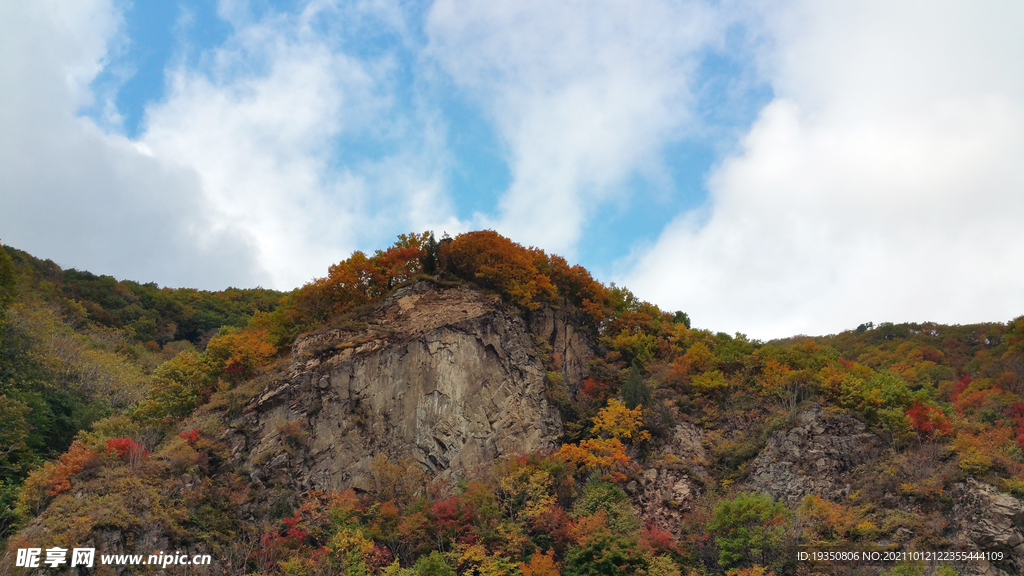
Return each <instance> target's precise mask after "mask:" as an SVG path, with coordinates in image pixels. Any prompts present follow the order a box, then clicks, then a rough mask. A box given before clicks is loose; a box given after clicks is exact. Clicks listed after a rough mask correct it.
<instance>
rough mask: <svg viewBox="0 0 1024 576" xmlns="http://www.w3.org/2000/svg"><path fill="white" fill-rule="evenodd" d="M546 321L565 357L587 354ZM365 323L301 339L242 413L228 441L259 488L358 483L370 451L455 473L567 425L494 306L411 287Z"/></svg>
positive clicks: (516, 322) (548, 442) (511, 320)
mask: <svg viewBox="0 0 1024 576" xmlns="http://www.w3.org/2000/svg"><path fill="white" fill-rule="evenodd" d="M544 317H545V318H548V320H549V321H548V322H546V323H544V326H545V327H547V328H550V330H551V331H552V333H554V334H555V335H554V337H553V340H554V341H555V343H559V344H560V345H561V346H562V347H563V348H564V349H565V350H566V351H567V352H571V354H569V353H567V354H566V357H567V358H568V357H570V356H571V357H573V358H575V356H576V355H577V354H580V355H583V354H585V353H589V352H588V350H584V349H581V348H580V346H582V345H583V344H582V340H581V339H580V338H579V337H576V336H574V334H573V330H572V329H571V328H570V327H567V326H563V325H561V324H560V322H559V321H558V320H557V318H556V317H555V315H554V314H551V315H548V316H544ZM364 321H365V326H363V327H356V329H352V328H351V327H349V328H344V327H339V328H327V329H323V330H320V331H319V332H317V333H315V334H312V335H309V336H306V337H304V338H301V339H300V340H299V341H297V342H296V344H295V347H294V354H293V358H294V360H293V365H292V366H291V370H290V374H289V376H288V377H287V378H286V379H285V380H283V381H282V382H280V383H279V384H278V385H276V386H273V387H271V389H270V390H268V391H267V392H265V393H264V394H263V395H262V396H261V397H259V398H258V399H257V400H255V401H254V402H253V403H252V404H251V405H250V406H249V407H248V408H247V410H246V414H245V415H244V416H243V417H242V419H241V422H239V426H238V428H237V432H236V433H235V436H234V438H233V441H234V442H233V443H234V452H235V454H236V457H238V458H242V459H244V460H245V463H246V464H247V465H248V466H249V467H250V468H251V469H252V471H253V472H252V479H253V480H254V481H256V482H260V483H265V482H268V481H273V482H274V483H278V484H281V485H284V486H289V487H293V488H296V489H300V490H307V489H312V488H320V489H344V488H348V487H350V486H357V487H358V486H360V485H361V484H363V482H364V481H365V478H366V475H367V474H368V472H369V464H370V461H371V460H372V459H373V457H374V456H375V455H377V454H385V455H387V456H388V457H389V458H391V459H400V458H405V459H412V460H414V461H416V462H419V463H420V464H421V465H422V466H423V467H424V468H425V469H427V470H429V471H431V472H434V473H439V474H456V475H462V474H465V473H472V472H474V471H477V470H481V469H483V468H485V467H487V466H488V465H489V464H491V463H492V462H493V461H494V459H495V458H498V457H501V456H504V455H510V454H515V453H521V452H529V451H536V450H543V449H548V448H553V447H554V444H555V442H556V440H557V439H558V437H559V436H560V435H561V433H562V425H561V420H560V417H559V415H558V411H557V410H556V409H555V408H554V407H553V406H551V405H549V403H548V401H547V398H546V394H545V380H544V378H545V369H546V367H545V366H544V365H542V363H541V360H540V358H539V356H538V354H537V353H536V352H535V349H534V345H533V342H532V338H531V336H530V331H529V329H528V327H527V324H526V322H525V321H524V320H523V319H522V318H521V317H520V316H519V314H517V313H516V312H515V311H512V310H509V309H507V308H506V307H504V306H503V305H502V304H501V302H500V301H499V300H498V299H497V298H495V297H490V296H486V295H484V294H482V293H481V292H479V291H477V290H474V289H471V288H469V287H465V286H459V287H454V288H440V287H437V286H435V285H434V284H432V283H429V282H418V283H415V284H413V285H410V286H407V287H405V288H402V289H400V290H398V291H396V292H395V293H394V294H393V295H392V296H390V297H389V298H388V299H386V300H385V301H384V302H383V303H382V304H381V306H380V307H378V308H377V309H376V310H375V311H374V312H373V313H372V314H371V315H369V316H368V317H367V318H364ZM548 336H550V334H548ZM571 371H572V373H571V374H567V376H569V377H570V378H571V377H576V376H577V372H578V371H577V368H576V365H575V364H573V365H572V367H571Z"/></svg>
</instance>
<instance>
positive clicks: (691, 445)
mask: <svg viewBox="0 0 1024 576" xmlns="http://www.w3.org/2000/svg"><path fill="white" fill-rule="evenodd" d="M706 461H707V454H706V453H705V451H704V445H703V433H702V431H701V430H700V428H697V427H695V426H693V425H691V424H687V423H682V424H679V425H677V426H676V427H675V429H674V430H673V433H672V437H671V438H670V439H669V440H668V441H667V442H666V443H665V445H664V446H663V447H662V462H664V463H665V464H664V465H663V466H662V467H660V468H649V469H647V470H645V471H644V473H643V474H642V475H641V476H640V479H639V480H637V481H633V482H630V483H629V484H628V485H627V486H626V492H627V493H628V494H629V495H630V498H631V501H632V503H633V510H634V511H635V512H636V514H637V516H638V517H639V518H642V519H643V520H644V521H645V522H648V523H650V524H652V525H654V526H657V527H659V528H661V529H662V530H665V531H667V532H672V533H674V534H676V535H678V533H679V530H680V529H681V526H682V518H683V513H684V512H686V511H687V510H689V509H690V508H691V507H692V506H693V504H694V503H695V502H696V500H697V498H698V497H699V496H700V495H701V494H702V493H703V486H704V484H705V482H706V481H707V480H708V474H707V472H706V471H705V469H704V463H705V462H706Z"/></svg>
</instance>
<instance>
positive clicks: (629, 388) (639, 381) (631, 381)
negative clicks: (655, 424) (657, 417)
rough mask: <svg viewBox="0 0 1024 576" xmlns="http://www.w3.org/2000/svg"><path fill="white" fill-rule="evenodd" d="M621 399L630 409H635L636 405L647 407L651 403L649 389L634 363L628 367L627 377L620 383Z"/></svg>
mask: <svg viewBox="0 0 1024 576" xmlns="http://www.w3.org/2000/svg"><path fill="white" fill-rule="evenodd" d="M622 401H623V402H624V403H625V404H626V407H627V408H630V409H635V408H636V407H637V406H642V407H644V408H647V407H648V406H650V405H651V389H650V388H648V387H647V383H645V382H644V379H643V376H641V375H640V368H639V367H637V365H636V364H633V366H632V367H631V368H630V369H629V377H628V378H626V383H625V384H623V385H622Z"/></svg>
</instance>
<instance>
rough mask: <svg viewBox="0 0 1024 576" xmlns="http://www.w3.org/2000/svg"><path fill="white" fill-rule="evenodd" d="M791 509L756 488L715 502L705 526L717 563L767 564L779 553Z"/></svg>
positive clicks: (729, 564) (722, 564)
mask: <svg viewBox="0 0 1024 576" xmlns="http://www.w3.org/2000/svg"><path fill="white" fill-rule="evenodd" d="M791 516H792V513H791V512H790V510H789V509H788V508H786V506H785V505H784V504H782V503H780V502H775V501H773V500H772V499H771V498H770V497H768V496H765V495H764V494H759V493H756V492H742V493H740V494H738V495H737V496H736V497H735V498H733V499H732V500H723V501H722V502H719V503H718V505H717V506H715V513H714V517H713V518H712V519H711V522H710V524H708V528H709V529H710V530H711V532H712V533H713V534H714V535H715V544H717V545H718V549H719V555H718V563H719V564H720V565H721V566H723V567H727V566H731V565H733V564H737V563H740V562H748V563H753V562H755V561H756V562H758V563H759V564H761V565H771V563H772V561H774V560H775V558H776V557H777V556H778V555H779V550H778V549H779V548H780V547H781V546H782V544H783V538H784V536H785V534H786V528H787V525H788V524H789V522H790V517H791Z"/></svg>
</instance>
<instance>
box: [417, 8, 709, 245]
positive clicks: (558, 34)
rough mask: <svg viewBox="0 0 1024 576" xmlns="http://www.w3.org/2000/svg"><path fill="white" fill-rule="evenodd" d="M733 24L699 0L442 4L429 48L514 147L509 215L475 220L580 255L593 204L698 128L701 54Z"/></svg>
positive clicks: (433, 16)
mask: <svg viewBox="0 0 1024 576" xmlns="http://www.w3.org/2000/svg"><path fill="white" fill-rule="evenodd" d="M724 24H725V23H724V22H722V21H720V20H719V18H718V16H717V14H716V12H714V11H713V10H711V9H709V8H707V7H706V6H705V5H704V4H702V3H696V2H688V3H678V2H675V3H668V2H664V3H662V2H647V3H644V4H643V6H642V7H640V6H638V5H637V4H634V3H629V2H614V1H609V2H573V3H552V2H543V1H529V2H469V1H462V0H440V1H438V2H437V3H435V5H434V6H433V8H432V10H431V12H430V14H429V16H428V21H427V26H426V28H427V34H428V37H429V38H430V45H429V47H428V49H427V53H428V55H429V56H430V57H432V58H434V59H435V60H436V61H437V62H439V64H440V66H441V68H442V69H443V70H444V71H445V72H447V73H448V74H450V75H451V77H452V78H453V79H454V81H455V82H456V84H457V85H459V86H460V87H462V88H463V89H466V90H468V91H469V93H470V94H471V95H472V96H473V97H474V98H475V99H476V101H477V102H478V103H479V104H480V105H481V106H482V107H483V109H484V110H485V111H486V113H487V114H488V115H489V117H490V118H491V119H493V121H494V122H495V124H496V126H497V128H498V132H499V134H500V137H501V138H502V140H503V141H504V143H505V145H506V146H507V149H508V161H509V164H510V170H511V173H512V179H513V182H512V184H511V186H510V188H509V190H507V191H506V192H505V194H504V196H503V198H502V200H501V203H500V214H499V215H497V218H496V219H493V218H488V217H484V216H479V215H478V217H477V224H480V225H490V226H495V227H497V228H498V229H499V230H500V231H502V232H503V233H505V234H508V235H510V236H511V237H513V238H515V239H516V240H517V241H519V242H523V243H528V244H535V245H539V246H543V247H544V248H546V249H548V250H552V251H555V252H559V253H564V254H567V255H570V256H571V254H572V253H573V252H574V250H575V248H576V243H577V241H578V240H579V238H580V234H581V231H582V228H583V226H584V224H585V223H586V220H587V218H588V216H590V215H591V213H592V211H593V208H594V207H595V206H596V205H597V204H599V203H600V202H602V201H604V200H608V199H609V198H610V197H611V196H612V195H614V194H615V193H616V192H619V191H621V185H622V183H623V182H624V181H625V180H626V179H627V178H629V177H630V176H631V175H634V174H636V173H637V172H645V171H647V172H656V171H657V169H658V164H659V155H660V153H661V150H662V147H663V146H664V144H665V143H667V142H670V141H674V140H679V139H681V138H682V137H683V136H684V135H685V134H684V130H686V129H688V128H691V129H692V123H693V118H692V108H693V104H694V102H693V97H692V95H691V88H692V84H693V81H694V68H695V66H696V65H697V63H698V52H699V51H700V50H701V49H703V48H706V47H707V46H708V44H709V43H712V42H716V41H718V40H720V38H721V34H722V32H723V30H724Z"/></svg>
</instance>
